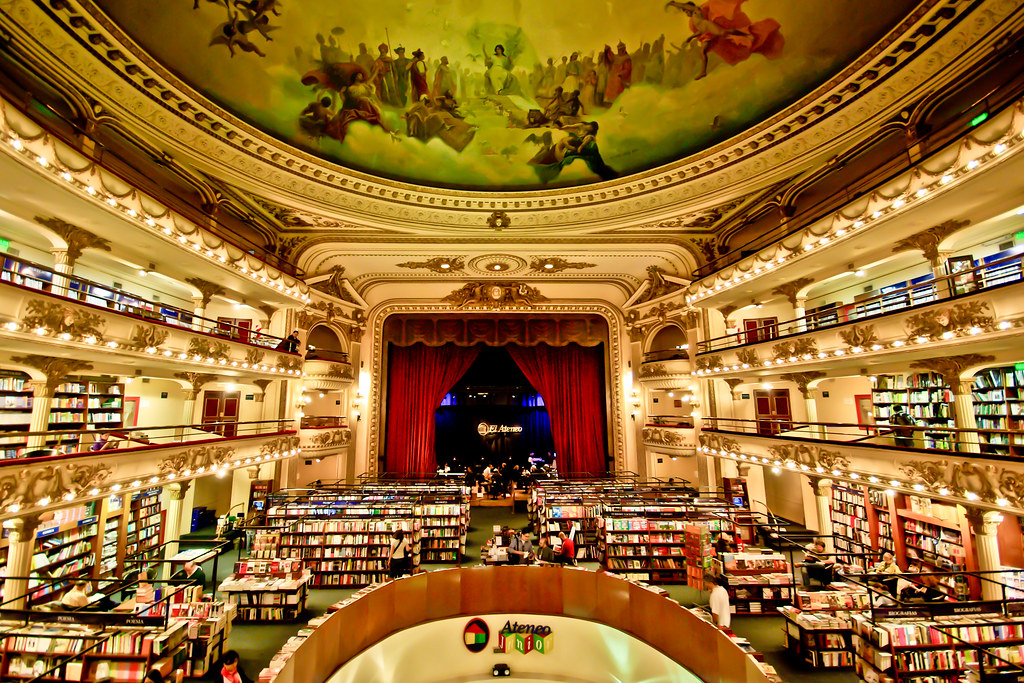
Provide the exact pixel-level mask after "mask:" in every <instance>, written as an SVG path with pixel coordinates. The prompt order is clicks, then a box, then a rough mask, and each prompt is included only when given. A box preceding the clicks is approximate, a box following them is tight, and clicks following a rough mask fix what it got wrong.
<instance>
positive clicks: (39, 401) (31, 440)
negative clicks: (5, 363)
mask: <svg viewBox="0 0 1024 683" xmlns="http://www.w3.org/2000/svg"><path fill="white" fill-rule="evenodd" d="M11 360H12V361H14V362H15V363H20V364H22V365H27V366H29V367H30V368H36V369H37V370H41V371H42V372H43V374H44V375H46V379H45V380H43V381H35V382H29V383H28V385H29V387H31V389H32V392H33V393H32V417H31V418H30V419H29V432H45V431H48V430H49V428H50V405H51V403H52V402H53V393H54V391H55V390H56V389H57V387H58V386H59V385H60V383H61V382H62V381H64V378H65V377H67V376H68V375H69V374H70V373H72V372H76V371H78V370H91V369H92V364H90V363H86V362H84V361H80V360H75V359H72V358H52V357H50V356H38V355H34V354H33V355H29V356H11ZM40 448H46V435H45V434H39V435H37V436H30V437H28V445H27V446H26V448H25V450H27V451H34V450H38V449H40Z"/></svg>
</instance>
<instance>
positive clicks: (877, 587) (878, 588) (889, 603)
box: [868, 581, 896, 607]
mask: <svg viewBox="0 0 1024 683" xmlns="http://www.w3.org/2000/svg"><path fill="white" fill-rule="evenodd" d="M868 588H870V589H871V592H872V595H871V604H872V606H873V607H893V606H895V605H896V601H895V600H894V599H893V597H892V594H891V593H890V592H889V588H888V587H887V586H885V585H884V584H882V583H881V582H879V581H868Z"/></svg>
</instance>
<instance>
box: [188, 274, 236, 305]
mask: <svg viewBox="0 0 1024 683" xmlns="http://www.w3.org/2000/svg"><path fill="white" fill-rule="evenodd" d="M185 282H187V283H189V284H190V285H192V286H193V287H195V288H196V289H198V290H199V293H200V295H202V299H203V308H206V307H207V306H209V305H210V300H211V299H213V297H215V296H221V295H223V294H224V293H225V292H226V291H227V290H225V289H224V288H223V287H221V286H220V285H218V284H217V283H215V282H210V281H209V280H204V279H203V278H201V277H187V278H185Z"/></svg>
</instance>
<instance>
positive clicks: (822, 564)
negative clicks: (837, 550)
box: [802, 540, 842, 586]
mask: <svg viewBox="0 0 1024 683" xmlns="http://www.w3.org/2000/svg"><path fill="white" fill-rule="evenodd" d="M802 566H804V567H806V568H807V578H808V579H814V580H816V581H819V582H820V583H821V584H822V585H823V586H827V585H829V584H830V583H832V582H833V581H835V580H836V575H837V574H838V573H839V572H840V570H841V569H842V566H841V565H840V564H839V563H837V562H836V559H835V558H834V557H830V556H829V555H828V553H827V552H826V551H825V542H824V541H821V540H818V541H815V542H814V543H813V544H812V545H811V547H810V548H808V549H807V553H806V554H805V555H804V561H803V563H802Z"/></svg>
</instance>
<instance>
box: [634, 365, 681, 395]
mask: <svg viewBox="0 0 1024 683" xmlns="http://www.w3.org/2000/svg"><path fill="white" fill-rule="evenodd" d="M692 368H693V365H692V363H691V361H690V359H689V358H676V359H673V360H659V361H651V362H646V361H645V362H644V363H643V364H641V365H640V369H639V370H638V371H637V379H638V380H639V382H640V384H642V385H644V386H645V387H646V388H648V389H654V390H659V389H666V390H668V389H682V388H684V387H687V386H689V385H690V383H691V382H692V381H693V375H692V374H691V369H692Z"/></svg>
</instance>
